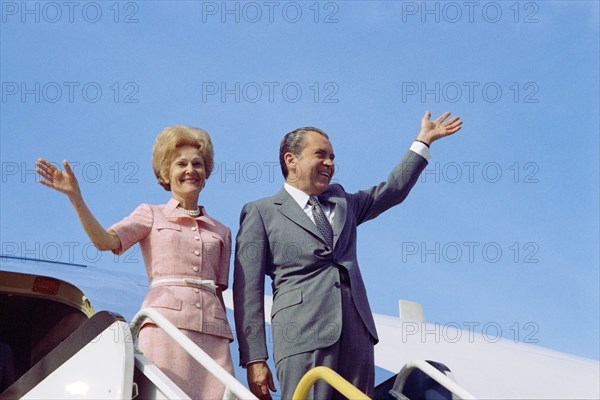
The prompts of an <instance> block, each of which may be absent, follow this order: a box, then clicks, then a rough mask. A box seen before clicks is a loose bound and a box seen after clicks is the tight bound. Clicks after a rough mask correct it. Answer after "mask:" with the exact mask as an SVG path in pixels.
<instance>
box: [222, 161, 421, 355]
mask: <svg viewBox="0 0 600 400" xmlns="http://www.w3.org/2000/svg"><path fill="white" fill-rule="evenodd" d="M426 165H427V161H426V160H425V159H424V158H423V157H421V156H420V155H418V154H417V153H414V152H412V151H409V152H408V153H407V154H406V155H405V156H404V158H403V159H402V161H401V162H400V164H398V165H397V166H396V167H395V168H394V170H393V171H392V172H391V173H390V175H389V177H388V179H387V181H386V182H382V183H380V184H379V185H377V186H374V187H372V188H370V189H368V190H362V191H359V192H357V193H346V191H344V189H343V187H342V186H340V185H338V184H332V185H329V188H328V189H327V190H326V191H325V192H324V193H323V194H322V195H320V196H319V200H320V201H322V202H323V201H324V202H327V201H328V202H330V203H332V204H333V205H334V207H335V214H334V221H333V234H334V238H333V240H334V246H333V249H331V248H328V247H327V246H326V244H325V241H324V239H323V237H322V236H321V233H320V232H319V230H318V229H317V227H316V225H315V224H314V223H313V222H312V221H311V220H310V218H309V217H308V216H307V215H306V214H305V213H304V211H303V210H302V209H301V208H300V207H299V206H298V203H296V201H295V200H294V199H293V198H292V197H291V196H290V195H289V194H288V193H287V191H286V190H285V189H283V188H282V189H281V190H280V191H279V193H277V194H276V195H275V196H273V197H268V198H265V199H261V200H258V201H254V202H251V203H248V204H246V205H245V206H244V208H243V210H242V213H241V217H240V229H239V232H238V235H237V242H236V255H235V270H234V279H233V300H234V314H235V325H236V333H237V337H238V343H239V350H240V365H242V366H245V365H246V364H247V363H248V362H249V361H253V360H259V359H267V358H268V353H267V346H266V340H267V337H266V333H265V319H264V281H265V275H269V276H270V277H271V279H272V283H271V285H272V288H273V307H272V309H271V324H272V325H271V329H272V338H269V340H273V341H274V345H273V353H274V357H275V361H276V362H278V361H279V360H281V359H282V358H284V357H288V356H290V355H294V354H299V353H303V352H307V351H313V350H315V349H318V348H324V347H328V346H331V345H332V344H334V343H335V342H336V341H337V340H338V338H339V336H340V332H341V327H342V320H341V318H342V309H341V307H342V304H341V294H340V292H339V290H340V289H339V271H338V268H345V269H346V270H347V271H348V275H349V277H350V282H351V289H352V297H353V300H354V303H355V304H356V307H357V309H358V312H359V314H360V316H361V318H362V321H363V323H364V325H365V326H366V327H367V329H368V330H369V332H370V333H371V335H372V336H373V339H374V340H375V342H377V340H378V339H377V331H376V329H375V323H374V322H373V316H372V314H371V309H370V307H369V302H368V300H367V294H366V290H365V286H364V283H363V279H362V276H361V273H360V270H359V267H358V260H357V257H356V227H357V226H358V225H360V224H361V223H363V222H365V221H368V220H370V219H373V218H375V217H377V216H378V215H379V214H381V213H382V212H384V211H386V210H387V209H389V208H390V207H393V206H394V205H396V204H399V203H401V202H402V201H403V200H404V199H405V198H406V196H407V195H408V193H409V192H410V190H411V188H412V187H413V186H414V184H415V183H416V181H417V179H418V177H419V175H420V173H421V172H422V171H423V169H425V166H426Z"/></svg>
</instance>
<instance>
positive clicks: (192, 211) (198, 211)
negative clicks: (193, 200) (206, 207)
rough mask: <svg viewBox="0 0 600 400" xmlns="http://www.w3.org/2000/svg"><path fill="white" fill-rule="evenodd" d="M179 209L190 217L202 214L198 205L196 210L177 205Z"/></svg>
mask: <svg viewBox="0 0 600 400" xmlns="http://www.w3.org/2000/svg"><path fill="white" fill-rule="evenodd" d="M177 208H178V209H180V210H181V211H183V212H184V213H186V214H187V215H189V216H190V217H197V216H198V215H200V207H198V206H196V209H195V210H188V209H187V208H183V207H181V206H177Z"/></svg>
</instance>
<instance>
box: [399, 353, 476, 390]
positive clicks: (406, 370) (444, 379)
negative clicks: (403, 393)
mask: <svg viewBox="0 0 600 400" xmlns="http://www.w3.org/2000/svg"><path fill="white" fill-rule="evenodd" d="M415 369H418V370H421V371H422V372H423V373H424V374H426V375H427V376H429V377H430V378H431V379H433V380H435V381H436V382H437V383H439V384H440V385H442V386H443V387H445V388H446V389H448V390H449V391H450V393H452V398H453V399H454V398H459V399H465V400H476V399H477V398H476V397H475V396H473V395H472V394H471V393H469V392H468V391H466V390H465V389H464V388H463V387H462V386H460V385H459V384H458V383H456V382H454V381H453V380H452V379H450V378H449V377H448V376H446V375H444V373H442V372H440V371H438V370H437V369H436V368H435V367H434V366H432V365H431V364H429V363H428V362H426V361H422V360H415V361H409V362H407V363H406V364H405V365H404V367H402V369H401V370H400V372H399V373H398V378H397V379H400V381H399V382H398V381H396V382H398V383H399V385H398V387H400V388H402V387H404V384H405V383H406V379H407V378H408V376H409V375H410V373H411V372H412V371H414V370H415ZM394 386H396V385H394Z"/></svg>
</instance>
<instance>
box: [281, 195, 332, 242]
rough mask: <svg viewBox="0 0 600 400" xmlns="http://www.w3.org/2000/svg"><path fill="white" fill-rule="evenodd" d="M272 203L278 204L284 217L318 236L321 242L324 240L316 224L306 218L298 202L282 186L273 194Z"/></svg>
mask: <svg viewBox="0 0 600 400" xmlns="http://www.w3.org/2000/svg"><path fill="white" fill-rule="evenodd" d="M274 203H275V204H276V205H279V208H278V210H279V212H280V213H282V214H283V215H284V216H285V217H286V218H288V219H289V220H290V221H292V222H294V223H295V224H297V225H299V226H300V227H301V228H302V229H304V230H307V231H309V232H310V233H312V234H313V235H315V236H316V237H318V238H319V239H320V240H321V241H322V242H323V243H324V242H325V239H324V238H323V236H322V235H321V232H319V229H318V228H317V226H316V225H315V224H314V223H313V222H312V221H311V220H310V218H308V215H306V214H305V213H304V210H302V209H301V208H300V206H299V205H298V203H296V201H295V200H294V199H293V198H292V196H290V194H289V193H288V192H287V191H286V190H285V189H283V188H282V189H281V190H280V191H279V193H277V194H276V195H275V199H274Z"/></svg>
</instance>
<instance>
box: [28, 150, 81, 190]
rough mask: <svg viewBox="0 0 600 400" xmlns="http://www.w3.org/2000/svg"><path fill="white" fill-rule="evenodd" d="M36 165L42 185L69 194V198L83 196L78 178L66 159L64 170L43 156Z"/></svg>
mask: <svg viewBox="0 0 600 400" xmlns="http://www.w3.org/2000/svg"><path fill="white" fill-rule="evenodd" d="M35 166H36V167H37V168H36V170H35V171H36V172H37V173H38V174H39V175H40V177H41V179H40V181H39V182H40V183H41V184H42V185H44V186H48V187H49V188H52V189H55V190H58V191H59V192H62V193H64V194H66V195H67V196H69V198H72V197H73V196H81V192H80V190H79V183H77V178H75V174H74V173H73V170H72V169H71V166H70V165H69V163H68V162H67V161H66V160H65V161H63V166H64V168H65V170H64V171H61V170H60V169H59V168H57V167H55V166H54V165H52V164H50V162H48V161H46V160H44V159H43V158H40V159H39V160H37V161H36V163H35Z"/></svg>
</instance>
